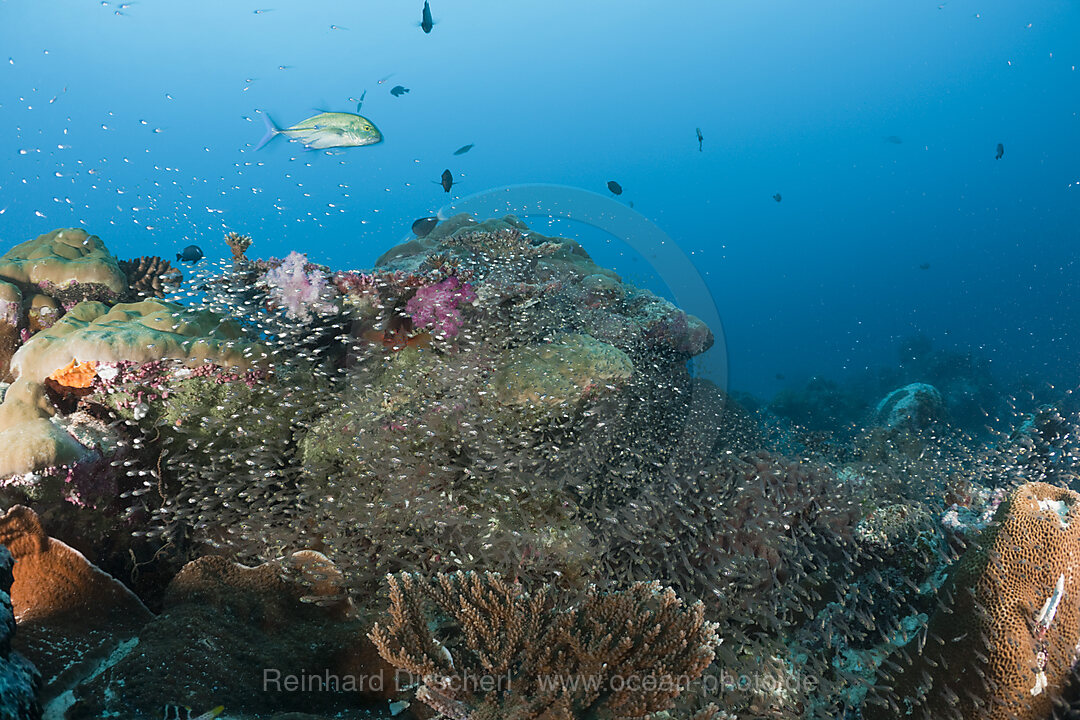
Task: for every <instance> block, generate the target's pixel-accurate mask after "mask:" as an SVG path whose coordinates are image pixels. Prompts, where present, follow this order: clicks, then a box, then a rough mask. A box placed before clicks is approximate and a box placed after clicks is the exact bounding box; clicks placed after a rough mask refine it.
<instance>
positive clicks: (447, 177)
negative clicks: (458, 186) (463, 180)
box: [439, 169, 454, 192]
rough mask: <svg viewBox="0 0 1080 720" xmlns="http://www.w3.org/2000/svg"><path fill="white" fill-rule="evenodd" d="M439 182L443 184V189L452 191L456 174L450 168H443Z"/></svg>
mask: <svg viewBox="0 0 1080 720" xmlns="http://www.w3.org/2000/svg"><path fill="white" fill-rule="evenodd" d="M439 184H440V185H442V189H443V190H445V191H446V192H450V188H452V187H454V174H453V173H452V172H450V170H449V169H447V170H443V171H442V179H441V180H440V181H439Z"/></svg>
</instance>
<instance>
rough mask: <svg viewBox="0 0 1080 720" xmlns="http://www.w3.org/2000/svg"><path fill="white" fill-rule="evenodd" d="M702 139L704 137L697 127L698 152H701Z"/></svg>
mask: <svg viewBox="0 0 1080 720" xmlns="http://www.w3.org/2000/svg"><path fill="white" fill-rule="evenodd" d="M704 139H705V138H704V137H703V136H702V134H701V128H698V129H697V150H698V152H701V141H702V140H704Z"/></svg>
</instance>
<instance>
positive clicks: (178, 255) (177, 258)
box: [176, 253, 181, 262]
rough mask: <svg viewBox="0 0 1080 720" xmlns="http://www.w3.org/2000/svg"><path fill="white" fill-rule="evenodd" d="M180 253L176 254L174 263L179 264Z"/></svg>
mask: <svg viewBox="0 0 1080 720" xmlns="http://www.w3.org/2000/svg"><path fill="white" fill-rule="evenodd" d="M180 257H181V256H180V253H176V262H180Z"/></svg>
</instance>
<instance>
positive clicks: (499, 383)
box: [496, 334, 634, 407]
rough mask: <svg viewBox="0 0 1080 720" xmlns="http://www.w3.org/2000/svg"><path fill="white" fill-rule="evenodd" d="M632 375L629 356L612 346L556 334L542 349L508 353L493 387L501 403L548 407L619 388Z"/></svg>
mask: <svg viewBox="0 0 1080 720" xmlns="http://www.w3.org/2000/svg"><path fill="white" fill-rule="evenodd" d="M633 371H634V365H633V363H631V362H630V358H629V357H627V355H626V353H624V352H623V351H622V350H619V349H618V348H616V347H615V346H613V345H608V344H607V343H605V342H600V341H599V340H597V339H595V338H593V337H591V336H589V335H581V334H574V335H560V336H558V337H556V338H555V340H554V342H550V343H548V344H546V345H540V346H529V347H521V348H517V349H515V350H512V351H511V352H510V353H509V358H508V361H507V363H506V364H505V365H504V366H503V367H502V369H501V370H500V371H499V373H498V374H497V376H496V387H497V388H498V396H499V400H500V401H502V402H504V403H507V404H510V405H518V406H525V407H550V406H553V405H561V404H563V403H569V402H574V401H576V400H579V399H581V398H582V397H584V396H585V395H587V394H589V393H591V392H593V391H594V390H598V389H600V387H602V386H603V385H607V384H617V383H619V382H621V381H623V380H626V379H628V378H629V377H630V375H631V373H632V372H633Z"/></svg>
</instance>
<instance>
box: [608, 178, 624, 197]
mask: <svg viewBox="0 0 1080 720" xmlns="http://www.w3.org/2000/svg"><path fill="white" fill-rule="evenodd" d="M607 189H608V190H610V191H611V193H612V194H613V195H622V185H620V184H619V183H617V182H615V181H614V180H608V183H607Z"/></svg>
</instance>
